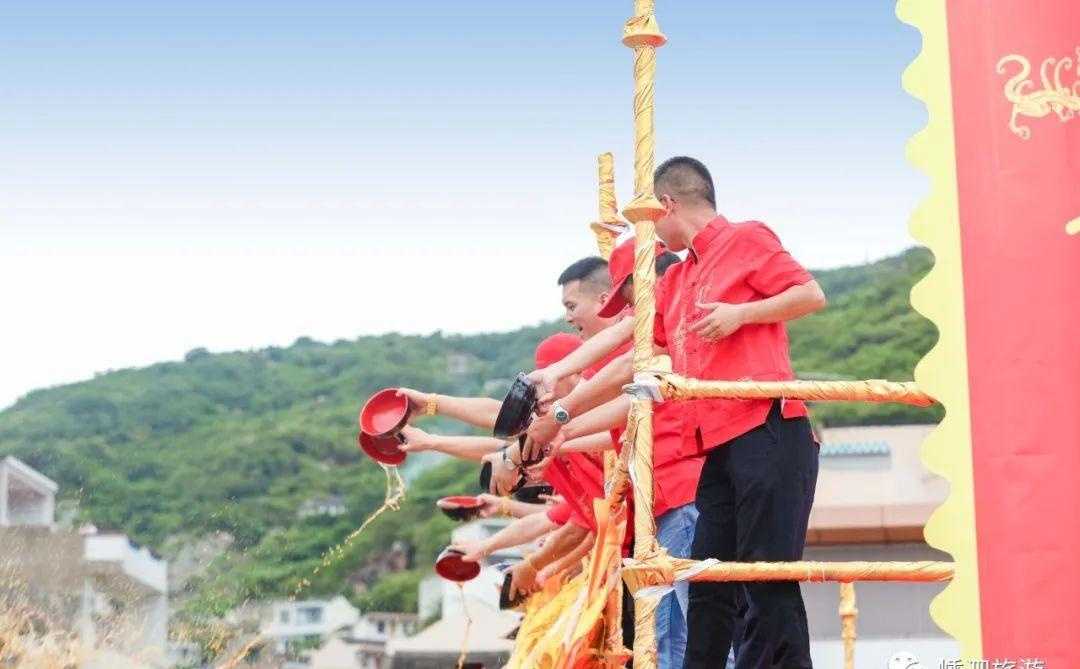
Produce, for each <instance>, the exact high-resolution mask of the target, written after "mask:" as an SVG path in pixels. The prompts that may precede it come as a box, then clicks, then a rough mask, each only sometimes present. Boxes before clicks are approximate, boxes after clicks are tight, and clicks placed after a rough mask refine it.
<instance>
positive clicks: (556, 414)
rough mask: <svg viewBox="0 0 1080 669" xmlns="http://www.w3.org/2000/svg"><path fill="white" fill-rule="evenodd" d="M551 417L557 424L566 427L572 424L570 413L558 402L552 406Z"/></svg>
mask: <svg viewBox="0 0 1080 669" xmlns="http://www.w3.org/2000/svg"><path fill="white" fill-rule="evenodd" d="M551 417H552V418H554V419H555V422H556V423H558V424H559V425H566V424H567V423H569V422H570V412H569V411H567V410H566V409H565V408H564V407H563V405H561V404H559V403H558V402H555V403H554V404H552V405H551Z"/></svg>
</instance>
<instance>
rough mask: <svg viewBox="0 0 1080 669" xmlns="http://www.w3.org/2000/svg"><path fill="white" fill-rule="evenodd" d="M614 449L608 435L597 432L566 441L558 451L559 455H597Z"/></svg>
mask: <svg viewBox="0 0 1080 669" xmlns="http://www.w3.org/2000/svg"><path fill="white" fill-rule="evenodd" d="M614 447H615V445H614V444H613V443H611V434H610V433H608V432H597V433H595V434H588V435H585V436H584V437H577V438H576V439H567V440H566V441H564V442H563V443H562V445H561V446H560V447H559V451H560V452H561V453H597V452H599V451H606V450H608V449H611V448H614Z"/></svg>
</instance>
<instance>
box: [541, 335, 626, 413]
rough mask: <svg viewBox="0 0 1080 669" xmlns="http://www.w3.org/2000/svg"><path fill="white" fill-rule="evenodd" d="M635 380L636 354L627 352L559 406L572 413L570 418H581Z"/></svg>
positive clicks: (616, 395) (617, 394)
mask: <svg viewBox="0 0 1080 669" xmlns="http://www.w3.org/2000/svg"><path fill="white" fill-rule="evenodd" d="M633 380H634V354H633V351H627V352H626V353H623V354H622V355H620V356H619V357H617V358H615V359H614V360H612V361H611V362H609V363H608V364H607V365H604V368H603V369H601V370H600V371H599V372H597V374H596V376H594V377H592V378H591V379H589V380H588V381H583V382H582V383H579V384H578V385H577V386H575V387H574V389H573V390H572V391H570V394H569V395H567V396H566V397H564V398H563V399H561V400H559V404H560V405H561V406H562V407H563V408H564V409H566V410H567V411H569V412H570V416H571V417H574V416H580V415H583V414H584V413H585V412H586V411H589V410H591V409H595V408H596V407H598V406H600V405H601V404H603V403H605V402H608V401H610V400H612V399H614V398H616V397H618V396H619V395H620V394H622V387H623V386H624V385H626V384H627V383H630V382H631V381H633Z"/></svg>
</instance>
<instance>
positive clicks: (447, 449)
mask: <svg viewBox="0 0 1080 669" xmlns="http://www.w3.org/2000/svg"><path fill="white" fill-rule="evenodd" d="M433 439H434V445H433V450H436V451H438V452H440V453H445V454H446V455H452V456H453V457H455V458H461V459H462V460H477V461H479V460H482V459H483V457H484V456H485V455H488V454H489V453H494V452H495V451H497V450H499V449H500V448H502V447H503V446H505V445H506V442H505V441H503V440H502V439H496V438H495V437H470V436H443V435H440V436H437V437H433Z"/></svg>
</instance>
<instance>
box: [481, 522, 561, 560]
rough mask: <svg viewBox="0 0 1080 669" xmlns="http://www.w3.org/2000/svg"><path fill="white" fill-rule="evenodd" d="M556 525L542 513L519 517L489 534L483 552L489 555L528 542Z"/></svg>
mask: <svg viewBox="0 0 1080 669" xmlns="http://www.w3.org/2000/svg"><path fill="white" fill-rule="evenodd" d="M556 527H558V526H557V525H556V524H555V523H554V522H553V521H552V520H551V519H550V518H548V517H547V514H544V513H534V514H531V515H528V516H525V517H524V518H519V519H517V520H515V521H514V522H512V523H510V524H509V525H507V526H506V527H504V528H502V529H501V530H499V531H498V532H496V533H495V534H493V535H491V537H490V538H488V539H487V541H485V542H484V544H485V545H484V552H485V553H486V554H488V555H490V554H492V553H494V552H495V551H498V550H502V549H503V548H510V547H511V546H520V545H521V544H525V543H529V542H530V541H532V540H534V539H537V538H539V537H541V536H543V535H544V534H545V533H546V532H550V531H551V530H553V529H555V528H556Z"/></svg>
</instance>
